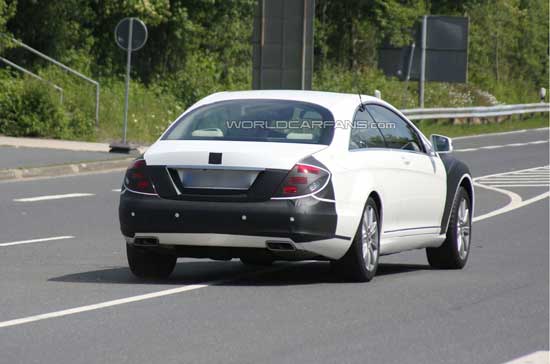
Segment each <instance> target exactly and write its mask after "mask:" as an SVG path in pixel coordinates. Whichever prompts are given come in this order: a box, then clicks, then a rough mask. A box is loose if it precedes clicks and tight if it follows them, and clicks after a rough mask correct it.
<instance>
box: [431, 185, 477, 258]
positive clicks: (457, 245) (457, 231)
mask: <svg viewBox="0 0 550 364" xmlns="http://www.w3.org/2000/svg"><path fill="white" fill-rule="evenodd" d="M471 230H472V203H471V200H470V196H469V195H468V192H467V191H466V189H465V188H464V187H460V189H459V190H458V193H457V196H456V199H455V201H454V202H453V210H452V211H451V220H450V221H449V227H448V229H447V237H446V239H445V242H443V245H441V246H440V247H439V248H427V249H426V255H427V256H428V262H429V263H430V265H431V266H432V267H434V268H439V269H461V268H463V267H464V266H465V265H466V262H467V261H468V256H469V255H470V241H471Z"/></svg>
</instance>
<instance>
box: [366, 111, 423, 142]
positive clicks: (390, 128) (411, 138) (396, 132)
mask: <svg viewBox="0 0 550 364" xmlns="http://www.w3.org/2000/svg"><path fill="white" fill-rule="evenodd" d="M367 110H368V111H369V112H370V113H371V114H372V116H373V117H374V120H375V121H376V123H377V125H378V128H379V129H380V131H381V132H382V135H383V136H384V140H385V141H386V144H387V147H388V148H394V149H404V150H414V151H417V152H420V151H424V148H423V146H422V143H421V142H420V138H419V137H418V134H417V133H416V131H415V130H414V129H413V128H412V127H411V126H410V125H409V124H408V123H407V122H406V121H405V120H403V119H401V117H400V116H399V115H397V114H396V113H394V112H393V111H391V110H389V109H386V108H385V107H383V106H379V105H368V106H367Z"/></svg>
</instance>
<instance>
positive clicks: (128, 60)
mask: <svg viewBox="0 0 550 364" xmlns="http://www.w3.org/2000/svg"><path fill="white" fill-rule="evenodd" d="M133 28H134V18H130V26H129V29H128V49H127V52H126V93H125V94H124V136H123V139H122V143H123V144H126V134H127V131H128V94H129V93H130V67H131V66H132V36H133V34H132V31H133V30H134V29H133Z"/></svg>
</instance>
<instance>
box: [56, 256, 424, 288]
mask: <svg viewBox="0 0 550 364" xmlns="http://www.w3.org/2000/svg"><path fill="white" fill-rule="evenodd" d="M431 269H432V268H430V266H429V265H420V264H395V263H392V264H387V263H386V264H383V263H381V264H380V266H379V267H378V272H377V274H376V275H377V277H384V276H390V275H397V274H402V273H410V272H417V271H425V270H431ZM48 281H51V282H71V283H108V284H155V285H159V284H160V285H186V284H200V283H205V282H209V283H211V282H214V283H213V284H214V285H220V286H292V285H307V284H320V283H340V284H342V283H350V284H351V282H349V281H346V280H345V279H343V278H341V277H340V276H338V275H337V274H335V273H334V272H333V271H332V270H331V268H330V264H328V263H327V262H296V263H286V262H281V263H276V264H274V265H273V266H271V267H250V266H244V265H242V264H241V263H240V262H238V261H231V262H216V261H204V262H202V261H198V262H195V261H193V262H181V263H178V264H177V266H176V269H175V270H174V273H173V274H172V275H171V276H170V277H169V278H167V279H161V280H159V279H155V280H152V279H151V280H143V279H139V278H136V277H134V276H133V275H132V273H131V272H130V270H129V269H128V267H113V268H106V269H99V270H93V271H87V272H79V273H73V274H67V275H63V276H59V277H53V278H50V279H48Z"/></svg>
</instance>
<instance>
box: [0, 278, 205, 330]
mask: <svg viewBox="0 0 550 364" xmlns="http://www.w3.org/2000/svg"><path fill="white" fill-rule="evenodd" d="M212 284H214V282H211V283H206V284H191V285H187V286H181V287H177V288H172V289H165V290H162V291H157V292H152V293H146V294H142V295H138V296H132V297H127V298H120V299H117V300H112V301H105V302H100V303H96V304H93V305H88V306H80V307H74V308H69V309H67V310H61V311H54V312H49V313H44V314H41V315H35V316H28V317H23V318H20V319H15V320H9V321H3V322H0V328H3V327H9V326H16V325H22V324H28V323H30V322H35V321H40V320H46V319H49V318H54V317H61V316H67V315H74V314H75V313H81V312H86V311H94V310H99V309H102V308H107V307H113V306H119V305H124V304H126V303H131V302H138V301H144V300H150V299H152V298H158V297H163V296H169V295H173V294H177V293H182V292H187V291H192V290H195V289H200V288H206V287H208V286H210V285H212Z"/></svg>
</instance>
